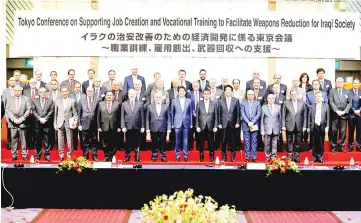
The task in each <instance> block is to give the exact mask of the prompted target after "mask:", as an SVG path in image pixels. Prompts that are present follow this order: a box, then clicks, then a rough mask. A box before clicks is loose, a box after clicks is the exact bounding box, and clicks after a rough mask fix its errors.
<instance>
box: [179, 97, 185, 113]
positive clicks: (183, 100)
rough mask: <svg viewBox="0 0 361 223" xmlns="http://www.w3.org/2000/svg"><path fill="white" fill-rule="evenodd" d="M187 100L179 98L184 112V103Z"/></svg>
mask: <svg viewBox="0 0 361 223" xmlns="http://www.w3.org/2000/svg"><path fill="white" fill-rule="evenodd" d="M185 100H186V98H179V102H180V106H181V109H182V111H184V103H185Z"/></svg>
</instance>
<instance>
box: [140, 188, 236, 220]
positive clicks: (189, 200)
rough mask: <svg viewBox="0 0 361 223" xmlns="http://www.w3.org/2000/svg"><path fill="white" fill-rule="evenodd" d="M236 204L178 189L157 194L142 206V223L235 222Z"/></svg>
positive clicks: (190, 190)
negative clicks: (227, 203) (228, 203)
mask: <svg viewBox="0 0 361 223" xmlns="http://www.w3.org/2000/svg"><path fill="white" fill-rule="evenodd" d="M236 215H237V213H236V210H235V206H231V207H229V206H228V205H224V206H222V207H220V208H218V203H217V202H215V201H214V200H213V199H212V198H211V197H203V196H202V195H199V196H198V197H195V196H194V195H193V190H192V189H188V190H187V191H178V192H175V193H174V194H173V195H170V196H167V195H162V196H157V197H156V198H155V199H154V200H153V201H150V202H149V205H148V204H145V205H144V206H143V208H142V213H141V218H142V223H184V222H187V223H192V222H193V223H198V222H205V223H208V222H209V223H216V222H217V223H218V222H222V223H235V222H238V221H237V220H235V216H236Z"/></svg>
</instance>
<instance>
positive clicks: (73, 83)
mask: <svg viewBox="0 0 361 223" xmlns="http://www.w3.org/2000/svg"><path fill="white" fill-rule="evenodd" d="M76 83H79V84H80V82H79V81H77V80H73V82H72V86H70V83H69V79H68V80H65V81H63V82H62V83H61V84H60V87H66V88H68V93H69V94H70V93H72V92H74V86H75V84H76Z"/></svg>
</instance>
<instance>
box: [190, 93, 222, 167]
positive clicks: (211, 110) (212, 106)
mask: <svg viewBox="0 0 361 223" xmlns="http://www.w3.org/2000/svg"><path fill="white" fill-rule="evenodd" d="M210 97H211V92H210V90H209V89H205V90H204V91H203V98H204V100H201V101H199V102H198V104H197V108H196V122H195V123H196V128H197V132H200V133H201V140H200V143H201V145H200V157H199V161H200V162H203V161H204V142H205V141H206V140H207V141H208V150H209V157H210V159H211V161H212V162H214V133H215V132H217V126H218V109H217V103H216V102H213V101H211V100H210Z"/></svg>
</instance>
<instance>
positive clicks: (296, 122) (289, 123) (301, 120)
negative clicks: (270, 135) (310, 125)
mask: <svg viewBox="0 0 361 223" xmlns="http://www.w3.org/2000/svg"><path fill="white" fill-rule="evenodd" d="M282 127H286V130H287V131H293V130H295V129H296V130H298V131H299V132H302V130H303V128H306V127H307V106H306V103H305V102H303V101H302V100H299V99H297V112H296V113H295V110H294V108H293V103H292V100H287V101H285V103H284V104H283V112H282Z"/></svg>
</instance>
